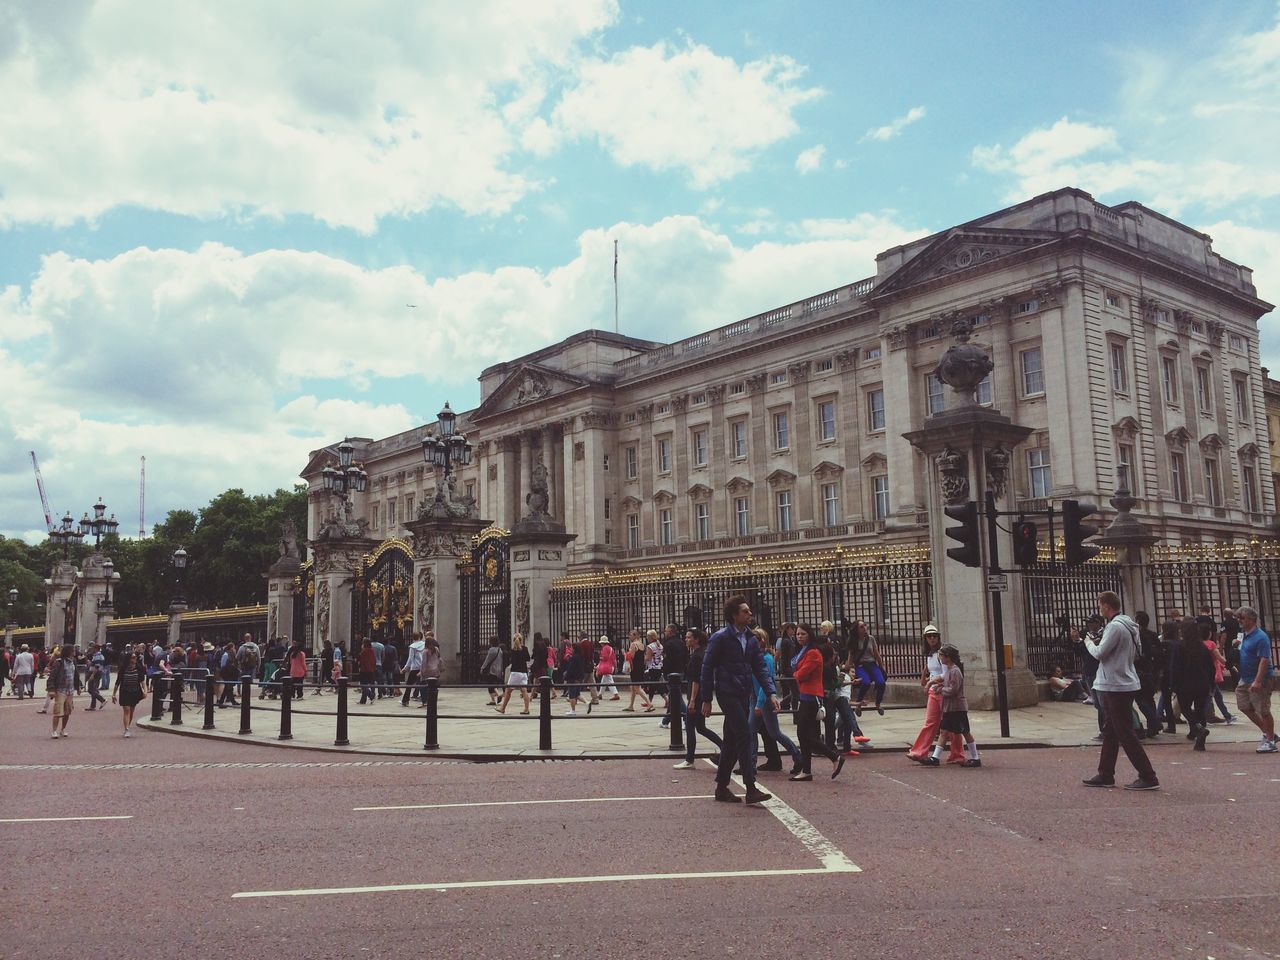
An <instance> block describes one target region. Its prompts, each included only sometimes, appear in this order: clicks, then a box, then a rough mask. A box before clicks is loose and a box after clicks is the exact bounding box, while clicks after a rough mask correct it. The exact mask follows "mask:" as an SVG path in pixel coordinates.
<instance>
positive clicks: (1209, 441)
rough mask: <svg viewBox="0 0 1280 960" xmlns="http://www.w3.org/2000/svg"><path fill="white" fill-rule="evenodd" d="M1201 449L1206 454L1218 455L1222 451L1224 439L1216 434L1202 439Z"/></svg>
mask: <svg viewBox="0 0 1280 960" xmlns="http://www.w3.org/2000/svg"><path fill="white" fill-rule="evenodd" d="M1200 449H1201V450H1203V451H1204V452H1205V453H1217V452H1218V451H1219V450H1221V449H1222V438H1221V437H1219V436H1218V435H1217V434H1216V433H1211V434H1209V435H1208V436H1205V437H1201V438H1200Z"/></svg>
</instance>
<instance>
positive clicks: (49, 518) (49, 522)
mask: <svg viewBox="0 0 1280 960" xmlns="http://www.w3.org/2000/svg"><path fill="white" fill-rule="evenodd" d="M31 469H32V470H34V471H35V472H36V489H37V490H39V491H40V506H42V507H44V525H45V529H46V530H47V531H48V532H49V533H52V532H53V514H52V513H50V512H49V498H48V497H46V496H45V495H44V477H42V476H41V475H40V464H39V462H38V461H37V460H36V452H35V451H34V450H32V451H31Z"/></svg>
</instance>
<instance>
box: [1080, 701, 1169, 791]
mask: <svg viewBox="0 0 1280 960" xmlns="http://www.w3.org/2000/svg"><path fill="white" fill-rule="evenodd" d="M1094 696H1095V697H1096V696H1101V698H1102V699H1103V700H1104V701H1105V703H1104V706H1103V715H1104V716H1105V717H1106V719H1107V726H1106V729H1104V730H1103V731H1102V751H1101V753H1100V754H1099V756H1098V773H1100V774H1102V775H1103V776H1104V777H1114V776H1115V775H1116V757H1117V756H1118V755H1119V753H1120V750H1121V748H1123V749H1124V755H1125V756H1126V757H1128V758H1129V762H1130V763H1131V764H1133V768H1134V769H1135V770H1136V771H1138V776H1139V777H1141V778H1142V779H1143V780H1155V779H1156V772H1155V770H1153V769H1152V767H1151V761H1150V760H1149V759H1148V758H1147V752H1146V751H1145V750H1143V749H1142V744H1141V743H1139V742H1138V738H1137V736H1135V735H1134V731H1133V723H1132V721H1131V720H1130V711H1132V710H1133V693H1132V692H1129V691H1111V690H1106V691H1103V690H1095V691H1094Z"/></svg>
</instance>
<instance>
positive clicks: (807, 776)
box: [787, 770, 813, 783]
mask: <svg viewBox="0 0 1280 960" xmlns="http://www.w3.org/2000/svg"><path fill="white" fill-rule="evenodd" d="M787 779H788V780H791V781H794V782H797V783H798V782H800V781H802V780H812V779H813V774H812V773H805V772H804V771H803V770H801V771H799V772H797V773H793V774H792V775H791V776H789V777H787Z"/></svg>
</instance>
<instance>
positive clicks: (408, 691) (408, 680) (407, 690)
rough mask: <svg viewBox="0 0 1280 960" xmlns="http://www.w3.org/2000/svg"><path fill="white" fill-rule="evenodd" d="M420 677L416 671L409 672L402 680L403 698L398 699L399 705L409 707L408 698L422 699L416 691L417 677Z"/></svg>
mask: <svg viewBox="0 0 1280 960" xmlns="http://www.w3.org/2000/svg"><path fill="white" fill-rule="evenodd" d="M419 676H421V675H420V674H419V673H418V671H417V670H410V671H409V675H408V676H407V677H405V680H404V696H403V697H401V698H400V703H401V704H402V705H404V706H406V707H407V706H408V705H409V697H410V696H412V697H413V698H414V699H415V700H420V699H423V697H422V694H421V693H420V692H419V690H418V677H419Z"/></svg>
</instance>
